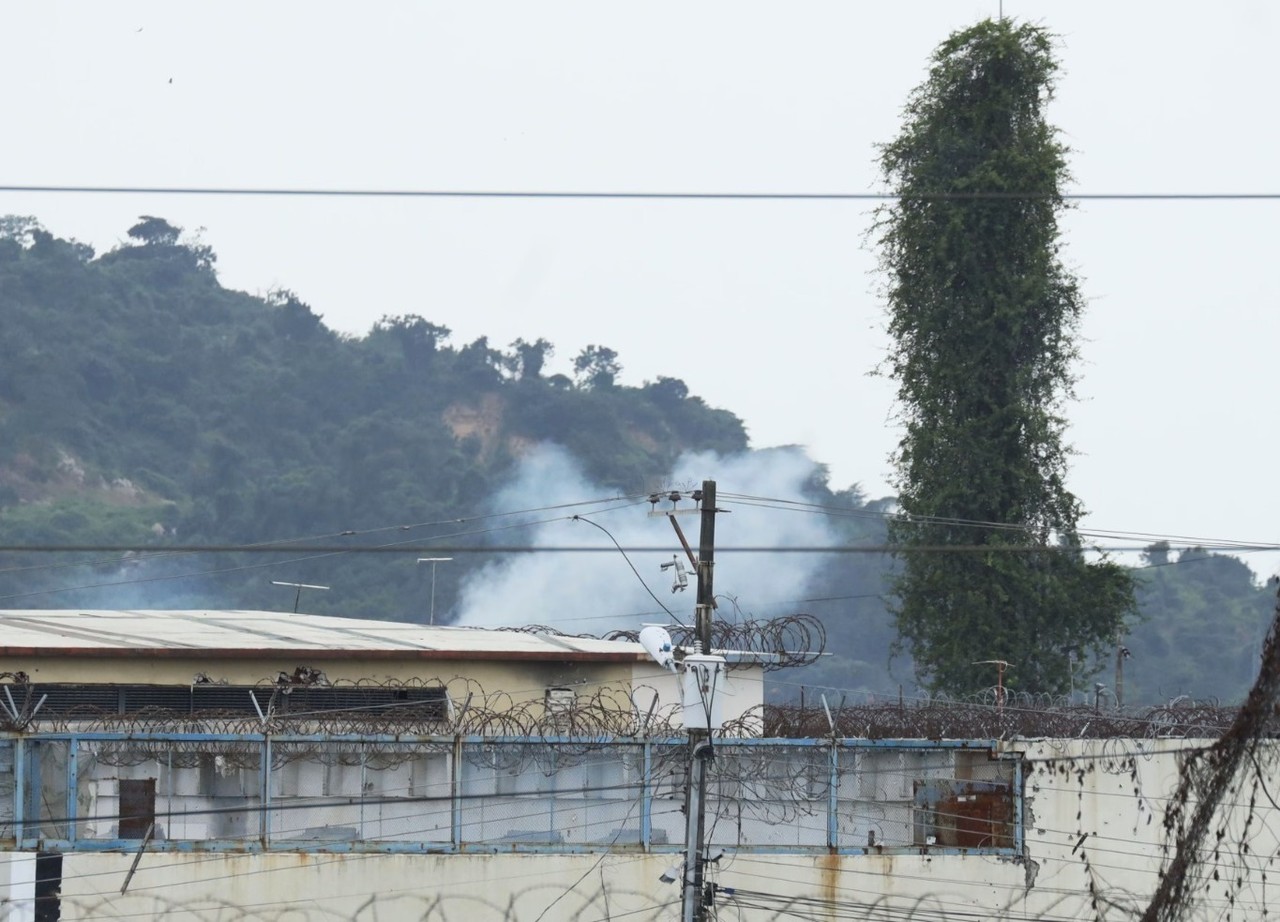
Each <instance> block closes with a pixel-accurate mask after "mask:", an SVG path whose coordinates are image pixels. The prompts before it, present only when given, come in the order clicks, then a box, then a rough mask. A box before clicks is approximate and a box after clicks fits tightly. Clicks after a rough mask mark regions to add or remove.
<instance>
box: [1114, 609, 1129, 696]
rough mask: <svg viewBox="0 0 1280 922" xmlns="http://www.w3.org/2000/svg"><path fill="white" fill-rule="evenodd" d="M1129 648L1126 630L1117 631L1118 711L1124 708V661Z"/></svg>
mask: <svg viewBox="0 0 1280 922" xmlns="http://www.w3.org/2000/svg"><path fill="white" fill-rule="evenodd" d="M1128 658H1129V648H1128V647H1126V646H1125V645H1124V628H1123V627H1121V628H1120V629H1119V630H1117V631H1116V710H1119V709H1120V708H1123V707H1124V661H1125V660H1127V659H1128Z"/></svg>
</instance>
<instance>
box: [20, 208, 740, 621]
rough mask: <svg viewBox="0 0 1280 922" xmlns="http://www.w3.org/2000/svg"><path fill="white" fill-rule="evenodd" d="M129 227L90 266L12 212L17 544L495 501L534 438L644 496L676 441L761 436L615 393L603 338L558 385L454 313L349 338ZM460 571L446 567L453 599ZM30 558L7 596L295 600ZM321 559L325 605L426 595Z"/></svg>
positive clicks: (381, 519) (717, 418)
mask: <svg viewBox="0 0 1280 922" xmlns="http://www.w3.org/2000/svg"><path fill="white" fill-rule="evenodd" d="M129 237H130V240H129V242H128V243H127V244H126V245H123V246H120V247H118V248H116V249H114V250H112V251H111V252H109V253H105V254H103V255H101V256H100V257H97V258H95V255H94V253H93V252H92V251H91V250H90V249H89V248H88V247H85V246H83V245H81V244H77V243H75V242H73V241H68V240H62V239H59V238H57V237H55V236H53V235H52V234H50V233H49V232H47V231H45V230H44V229H42V228H41V227H39V225H38V224H37V223H36V222H35V221H33V220H31V219H21V218H9V219H5V223H4V225H3V227H0V291H3V293H4V294H3V298H4V304H3V323H4V328H3V337H4V345H5V361H4V362H3V363H0V509H3V531H4V536H5V543H16V544H66V543H78V544H94V543H110V544H132V543H137V542H140V541H141V542H148V543H151V544H154V545H156V546H157V547H163V546H165V545H171V544H174V543H181V544H188V545H189V544H237V543H247V542H263V541H275V540H281V539H292V538H299V537H305V536H314V535H335V534H339V533H341V532H343V531H349V530H355V531H362V530H365V529H369V528H376V527H383V526H387V525H389V524H396V523H425V522H441V521H450V520H453V519H456V518H458V517H459V516H463V515H472V514H475V513H476V512H477V511H479V510H480V509H481V508H482V507H483V505H484V499H485V498H486V495H487V494H488V493H489V492H490V491H491V490H492V489H494V488H495V487H497V486H498V485H500V484H501V483H502V482H503V478H504V476H505V474H506V473H507V471H508V468H509V467H510V465H511V463H512V460H513V458H514V456H515V454H516V453H517V452H518V451H519V449H520V447H521V446H522V445H528V444H531V443H534V442H540V441H550V442H555V443H558V444H560V445H562V446H564V447H565V448H567V449H568V450H569V451H570V452H572V453H573V455H575V456H576V458H577V459H578V461H579V462H580V463H581V464H582V466H583V467H584V469H585V472H586V474H587V475H588V476H590V477H591V478H593V479H594V480H595V481H596V482H599V483H602V484H607V485H609V486H610V487H613V488H619V489H623V490H628V491H641V490H646V489H649V488H650V487H651V485H652V484H651V479H652V478H653V477H654V476H655V474H656V473H657V472H661V471H666V470H669V469H670V466H671V462H672V461H673V460H674V458H675V457H676V456H677V455H678V454H679V453H680V452H681V451H685V450H690V449H695V450H697V449H701V450H715V451H720V452H736V451H741V450H743V449H745V448H746V446H747V438H746V434H745V430H744V428H743V426H742V423H741V421H740V420H738V419H737V418H736V417H735V416H733V415H732V414H731V413H728V412H726V411H723V410H717V409H713V408H711V407H708V406H707V405H706V404H705V403H704V402H703V401H702V400H701V399H699V398H698V397H695V396H691V395H690V394H689V393H688V388H687V387H686V386H685V385H684V383H683V382H681V381H679V380H678V379H675V378H659V379H658V380H656V381H653V382H647V383H645V384H644V385H643V386H641V387H622V386H619V385H617V384H616V383H615V377H616V374H617V371H618V367H619V366H618V357H617V354H616V353H614V352H613V351H612V350H610V349H608V348H607V347H603V346H591V347H588V348H587V349H585V350H583V354H582V355H580V356H579V357H578V360H577V361H576V362H575V363H574V367H575V370H576V372H577V380H576V381H573V380H570V379H568V378H567V377H565V376H562V375H553V376H549V377H547V376H544V374H543V368H544V364H545V361H546V359H547V357H548V355H549V354H550V352H551V349H552V346H551V344H549V343H547V342H545V341H542V340H539V341H537V342H534V343H526V342H524V341H517V342H516V343H513V344H512V346H511V348H510V349H509V350H505V351H504V350H502V349H498V348H495V347H493V346H491V345H490V344H489V343H488V342H487V340H485V339H483V338H481V339H479V340H476V341H475V342H472V343H468V344H466V345H463V346H461V347H453V346H451V345H450V344H449V342H448V340H449V330H448V329H447V328H446V327H444V326H441V325H438V324H435V323H432V322H430V321H428V320H426V319H424V318H422V317H417V316H387V317H384V319H383V320H381V321H380V322H379V323H377V324H376V325H375V326H374V328H373V329H372V330H371V331H370V332H369V334H368V335H367V336H364V337H360V338H356V337H344V336H340V335H338V334H336V333H334V332H333V331H331V330H329V329H328V328H327V327H326V326H325V325H324V323H323V322H322V321H321V318H320V317H318V316H317V315H316V314H315V313H314V312H313V311H312V310H311V309H310V307H308V305H307V304H305V303H304V302H303V301H302V300H300V299H299V298H298V297H297V296H296V295H295V294H293V293H292V292H288V291H279V292H274V293H272V294H271V295H270V296H269V297H267V298H266V299H265V300H264V299H259V298H254V297H251V296H249V295H247V294H243V293H241V292H236V291H230V290H227V289H225V288H223V287H222V286H221V285H220V284H219V283H218V279H217V276H216V274H215V272H214V265H215V259H216V257H215V254H213V253H212V252H211V251H210V250H209V248H208V247H206V246H203V245H202V244H200V243H199V241H198V240H195V241H192V240H187V239H186V238H184V237H183V236H182V235H181V231H180V229H178V228H176V227H173V226H171V225H169V224H168V223H167V222H165V221H164V220H163V219H160V218H155V217H144V218H143V219H141V220H140V221H139V223H138V224H137V225H135V226H134V227H133V228H131V229H130V231H129ZM439 531H440V529H431V528H423V529H420V530H415V531H413V532H412V534H411V537H413V538H417V539H421V540H424V541H425V540H428V539H430V538H431V537H432V536H433V535H434V534H437V533H438V532H439ZM31 562H32V561H31V560H30V559H29V558H28V559H25V560H19V559H17V558H11V559H10V561H9V563H10V565H12V566H17V567H22V566H24V565H26V564H30V563H31ZM265 562H266V560H265V559H264V558H262V557H257V558H252V559H251V558H249V557H247V556H244V555H241V556H237V557H228V556H221V557H218V558H217V559H216V560H213V559H208V560H204V561H202V563H204V564H206V565H207V568H208V569H218V570H229V569H231V568H234V567H245V566H253V565H258V564H262V563H265ZM114 565H115V564H104V567H111V566H114ZM156 567H157V565H156V564H155V562H152V563H150V564H149V570H154V569H156ZM174 570H175V572H176V571H177V567H176V566H175V567H174ZM406 570H407V571H408V572H407V573H406V572H404V571H406ZM460 570H461V567H459V568H451V569H450V570H449V572H448V574H447V575H446V574H444V573H442V574H441V576H442V579H441V586H440V587H439V589H440V593H441V597H442V598H441V601H442V605H441V607H442V609H443V610H447V605H448V602H449V599H450V598H451V594H452V592H453V589H454V587H455V584H456V578H457V577H458V576H459V575H460ZM23 572H24V573H25V575H24V576H22V577H21V578H17V577H13V576H11V577H10V581H9V583H10V584H9V586H8V587H6V588H7V589H8V590H9V591H5V592H0V594H3V595H6V596H9V597H10V600H9V602H8V603H7V604H10V605H13V604H32V605H43V606H51V605H87V604H96V605H99V606H110V605H113V604H123V603H124V602H125V601H127V600H128V599H130V598H133V597H135V596H136V597H137V598H153V599H154V598H158V597H161V593H160V592H159V591H158V588H164V589H165V591H166V593H170V594H168V595H164V596H163V597H164V598H172V597H173V594H176V595H177V596H179V597H182V598H185V599H188V600H190V601H192V603H193V604H195V603H197V600H203V601H204V604H208V605H211V606H213V605H216V606H218V607H236V606H245V607H250V606H252V607H278V604H279V601H280V597H281V595H282V593H281V592H280V590H278V589H273V588H272V587H270V584H269V580H268V579H266V578H265V575H264V574H263V573H262V572H259V571H253V570H249V571H246V570H240V571H238V572H231V573H224V574H214V575H211V576H209V577H208V579H207V582H206V584H205V586H204V587H203V588H200V587H196V588H193V584H192V582H191V581H182V582H175V583H174V584H173V585H172V586H162V587H156V586H152V587H150V591H148V592H144V591H143V589H146V588H148V587H145V586H134V587H133V589H132V590H130V591H127V592H126V591H124V590H121V591H112V592H108V591H106V590H105V589H103V588H95V589H94V590H92V591H86V592H83V593H77V592H70V593H67V592H60V593H58V594H57V595H50V596H47V597H46V596H39V595H34V596H26V595H22V593H28V592H34V591H36V590H40V589H44V588H51V587H55V586H58V587H61V586H66V585H68V584H69V582H70V581H69V580H68V575H69V573H73V574H74V575H75V577H76V579H77V580H78V581H79V582H83V583H86V584H96V583H100V582H102V580H100V579H83V578H82V577H83V573H82V572H80V571H69V573H63V572H58V571H53V572H50V571H47V570H43V571H23ZM321 572H322V573H323V576H324V580H323V581H324V582H326V583H328V582H332V583H333V585H334V589H333V590H332V592H331V593H330V594H329V595H327V596H325V597H324V599H323V601H321V602H320V603H319V604H320V606H321V607H323V608H324V610H332V611H342V612H345V613H348V614H352V615H364V616H377V617H393V618H394V617H408V616H409V613H410V612H411V611H415V610H418V611H420V609H421V602H420V599H421V587H422V582H421V574H418V573H413V572H412V568H411V567H409V568H406V567H404V566H400V567H389V566H387V565H386V564H385V563H378V562H376V561H372V560H369V559H367V558H366V559H361V560H360V561H359V562H358V563H357V562H355V561H353V560H352V559H350V558H349V557H331V558H327V559H325V560H324V561H323V567H320V566H318V565H312V566H307V565H305V564H302V565H294V566H292V567H291V568H290V570H289V573H288V575H280V574H273V575H275V576H276V577H277V578H281V579H288V580H293V581H303V582H306V581H319V574H321ZM14 579H18V582H16V583H15V582H13V580H14ZM20 598H25V599H29V600H30V601H29V602H20V601H19V599H20ZM113 600H114V601H113ZM410 600H416V601H412V602H411V601H410Z"/></svg>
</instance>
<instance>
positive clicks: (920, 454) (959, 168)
mask: <svg viewBox="0 0 1280 922" xmlns="http://www.w3.org/2000/svg"><path fill="white" fill-rule="evenodd" d="M1056 67H1057V65H1056V62H1055V60H1054V58H1053V54H1052V42H1051V39H1050V36H1049V35H1048V33H1047V32H1045V31H1044V30H1043V29H1041V28H1039V27H1037V26H1031V25H1017V24H1015V23H1014V22H1012V21H1011V20H1006V19H1000V20H998V21H996V20H986V21H984V22H981V23H979V24H978V25H976V26H973V27H972V28H969V29H965V30H963V31H961V32H957V33H955V34H954V35H952V36H951V37H950V38H949V39H947V41H945V42H944V43H943V44H942V45H941V46H940V47H939V48H938V50H937V52H936V53H935V54H934V57H933V62H932V68H931V70H930V72H929V77H928V79H927V80H926V81H925V83H924V84H922V85H921V86H920V87H919V88H918V89H917V90H916V91H915V92H914V93H913V94H912V96H911V98H910V100H909V101H908V103H907V107H906V113H905V119H904V124H903V128H902V131H901V133H900V134H899V135H898V137H897V138H896V139H895V140H894V141H892V142H891V143H889V144H887V145H885V146H884V147H883V149H882V151H881V160H880V162H881V167H882V169H883V172H884V176H885V179H886V180H887V181H888V182H889V184H890V185H891V186H892V188H893V191H894V192H895V193H896V195H897V197H898V198H897V200H896V201H895V202H894V203H893V204H891V205H886V206H885V207H884V209H883V210H882V211H881V213H880V224H879V243H880V247H881V255H882V262H883V266H884V269H885V271H886V274H887V275H888V290H887V294H888V302H889V332H890V333H891V334H892V336H893V337H894V345H893V347H892V348H891V349H890V353H889V357H888V359H887V362H886V365H887V370H888V372H889V374H891V375H892V377H893V378H894V380H895V381H896V382H897V384H898V401H899V407H900V416H901V420H902V423H903V427H904V431H905V434H904V436H903V438H902V441H901V443H900V445H899V447H898V452H897V459H896V460H897V487H898V501H899V504H900V506H901V509H902V512H903V513H904V515H903V516H902V517H900V518H897V519H895V520H894V521H893V523H892V525H891V528H890V535H891V538H892V539H893V540H894V542H895V543H897V544H899V545H901V546H902V548H903V552H902V554H901V559H902V564H903V567H902V570H901V572H900V575H899V576H898V578H897V580H896V581H895V584H894V593H895V597H896V601H895V605H894V613H895V616H896V618H897V623H898V629H899V632H900V633H901V635H902V637H903V639H904V641H905V643H906V646H907V647H908V648H909V649H910V651H911V653H912V655H913V656H914V658H915V663H916V667H917V671H918V673H919V675H920V677H921V679H922V680H923V681H924V683H925V684H926V685H928V686H929V687H930V688H933V689H935V690H939V691H946V692H951V693H959V692H963V691H965V690H966V689H971V688H973V687H974V686H975V685H977V684H979V681H980V677H981V676H984V675H990V673H991V667H990V666H988V665H982V664H983V663H984V662H988V661H991V660H1003V661H1006V662H1008V663H1009V664H1010V666H1009V671H1008V673H1007V676H1006V680H1007V682H1008V684H1009V685H1010V686H1012V687H1014V688H1017V689H1021V690H1026V691H1032V692H1051V693H1058V694H1060V693H1063V692H1066V691H1069V690H1070V686H1071V674H1070V669H1069V667H1068V663H1069V662H1070V661H1072V660H1077V661H1086V660H1088V659H1090V658H1091V657H1094V656H1096V655H1098V654H1099V653H1101V652H1102V650H1103V648H1104V646H1105V645H1106V644H1107V643H1109V642H1111V641H1114V639H1115V636H1116V632H1117V629H1118V628H1119V626H1120V624H1121V622H1122V619H1123V618H1124V616H1125V615H1126V614H1127V613H1129V612H1130V611H1131V609H1132V606H1133V586H1132V582H1131V579H1130V576H1129V573H1128V571H1127V570H1125V569H1124V568H1123V567H1120V566H1118V565H1117V564H1115V563H1111V562H1108V561H1101V562H1099V561H1090V560H1088V559H1087V558H1086V556H1085V554H1084V553H1082V548H1081V541H1080V538H1079V536H1078V534H1077V522H1078V520H1079V517H1080V514H1081V507H1080V503H1079V502H1078V501H1077V499H1076V498H1075V497H1074V496H1073V495H1072V494H1071V493H1070V492H1069V491H1068V490H1067V488H1066V467H1067V464H1066V460H1067V454H1068V452H1067V450H1066V449H1065V448H1064V445H1063V439H1062V432H1063V427H1064V421H1063V418H1062V416H1061V405H1062V401H1063V400H1064V399H1065V398H1066V397H1068V396H1070V393H1071V385H1072V370H1071V366H1072V362H1073V360H1074V359H1075V357H1076V350H1075V345H1074V332H1075V328H1076V325H1077V323H1078V321H1079V317H1080V314H1081V311H1082V309H1083V297H1082V295H1081V294H1080V292H1079V290H1078V288H1077V286H1076V281H1075V279H1074V278H1073V276H1072V275H1071V273H1070V272H1069V271H1067V269H1066V268H1065V267H1064V266H1063V263H1062V261H1061V259H1060V258H1059V255H1058V251H1059V245H1060V239H1059V231H1058V215H1059V213H1060V212H1061V211H1062V209H1063V208H1064V207H1065V203H1064V200H1063V198H1062V191H1061V187H1062V184H1063V182H1064V181H1065V179H1066V161H1065V156H1066V150H1065V148H1064V147H1063V146H1062V145H1061V144H1060V143H1059V142H1058V140H1057V139H1056V131H1055V129H1054V128H1053V127H1052V126H1051V125H1049V124H1048V122H1047V121H1046V120H1045V117H1044V106H1045V104H1046V103H1047V101H1048V99H1049V97H1050V96H1051V94H1052V89H1053V75H1054V71H1055V70H1056ZM940 548H941V549H946V550H949V551H951V552H950V553H947V552H942V551H940V550H939V549H940Z"/></svg>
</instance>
